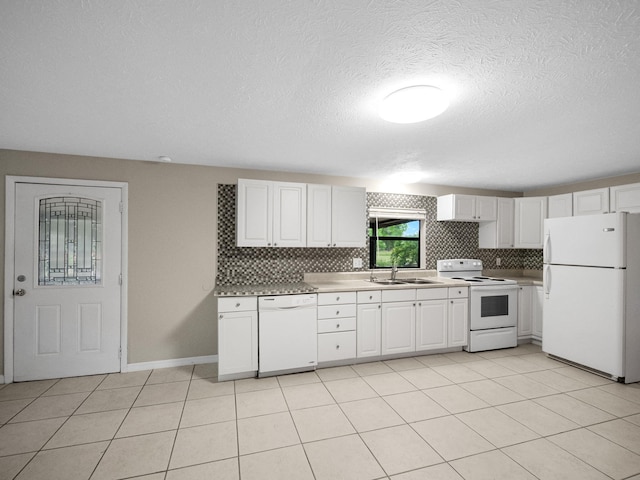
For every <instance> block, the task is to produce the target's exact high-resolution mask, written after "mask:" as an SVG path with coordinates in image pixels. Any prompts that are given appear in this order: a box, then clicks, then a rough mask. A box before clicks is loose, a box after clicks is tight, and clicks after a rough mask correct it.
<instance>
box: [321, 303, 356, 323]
mask: <svg viewBox="0 0 640 480" xmlns="http://www.w3.org/2000/svg"><path fill="white" fill-rule="evenodd" d="M355 316H356V305H355V304H354V303H351V304H349V305H323V306H321V307H318V319H319V320H320V319H323V318H344V317H355Z"/></svg>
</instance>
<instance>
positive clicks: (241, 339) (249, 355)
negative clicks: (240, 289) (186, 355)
mask: <svg viewBox="0 0 640 480" xmlns="http://www.w3.org/2000/svg"><path fill="white" fill-rule="evenodd" d="M257 305H258V304H257V299H256V297H234V298H221V299H219V300H218V375H219V376H220V377H224V376H229V378H232V377H233V378H240V377H241V376H246V377H253V376H255V375H256V372H257V371H258V309H257Z"/></svg>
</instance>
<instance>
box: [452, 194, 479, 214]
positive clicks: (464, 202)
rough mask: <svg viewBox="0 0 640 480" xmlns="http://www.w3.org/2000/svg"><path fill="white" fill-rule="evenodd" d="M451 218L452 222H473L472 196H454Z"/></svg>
mask: <svg viewBox="0 0 640 480" xmlns="http://www.w3.org/2000/svg"><path fill="white" fill-rule="evenodd" d="M453 218H454V220H475V219H476V197H475V196H473V195H454V196H453Z"/></svg>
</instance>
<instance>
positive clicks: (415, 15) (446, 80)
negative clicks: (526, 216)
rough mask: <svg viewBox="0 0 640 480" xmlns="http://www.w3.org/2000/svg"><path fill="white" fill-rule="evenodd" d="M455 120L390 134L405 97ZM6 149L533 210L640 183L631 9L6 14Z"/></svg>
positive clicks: (638, 29)
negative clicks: (276, 175) (441, 190)
mask: <svg viewBox="0 0 640 480" xmlns="http://www.w3.org/2000/svg"><path fill="white" fill-rule="evenodd" d="M412 84H431V85H436V86H439V87H441V88H443V89H444V90H446V91H448V92H449V94H450V95H451V97H452V102H451V106H450V108H449V110H447V111H446V112H445V113H444V114H443V115H441V116H440V117H437V118H434V119H432V120H428V121H426V122H422V123H418V124H413V125H398V124H390V123H386V122H384V121H383V120H381V119H380V118H379V117H378V116H377V113H376V104H377V102H378V101H379V100H380V99H381V98H382V97H384V96H385V95H387V94H388V93H390V92H391V91H393V90H396V89H398V88H400V87H404V86H407V85H412ZM0 148H6V149H17V150H32V151H44V152H55V153H68V154H79V155H91V156H102V157H116V158H127V159H136V160H156V159H157V157H158V156H160V155H168V156H170V157H171V158H172V159H173V161H174V162H175V163H190V164H206V165H218V166H232V167H239V168H256V169H267V170H283V171H293V172H309V173H320V174H329V175H346V176H356V177H369V178H384V177H387V176H388V175H389V174H390V173H395V172H407V171H420V172H422V173H423V174H424V180H423V181H424V182H425V183H431V184H442V185H455V186H470V187H481V188H482V187H484V188H496V189H502V190H512V191H527V190H531V189H535V188H539V187H545V186H551V185H557V184H563V183H570V182H573V181H581V180H588V179H593V178H599V177H606V176H613V175H619V174H624V173H630V172H638V171H640V2H639V1H636V0H619V1H614V0H536V1H531V0H458V1H455V0H449V1H436V0H398V1H390V0H387V1H383V0H369V1H364V0H334V1H329V0H292V1H285V0H189V1H187V0H184V1H179V0H173V1H169V0H126V1H125V0H108V1H107V0H101V1H97V0H95V1H92V0H83V1H79V0H78V1H71V0H59V1H51V0H33V1H21V0H0Z"/></svg>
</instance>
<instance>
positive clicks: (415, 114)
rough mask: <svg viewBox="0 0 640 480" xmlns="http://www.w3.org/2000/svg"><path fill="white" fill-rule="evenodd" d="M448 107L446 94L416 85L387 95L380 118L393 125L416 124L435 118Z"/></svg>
mask: <svg viewBox="0 0 640 480" xmlns="http://www.w3.org/2000/svg"><path fill="white" fill-rule="evenodd" d="M448 106H449V98H448V97H447V94H446V93H445V92H444V91H442V90H440V89H439V88H438V87H432V86H430V85H416V86H413V87H406V88H401V89H400V90H396V91H395V92H393V93H391V94H390V95H387V96H386V97H385V98H384V100H382V103H381V104H380V110H379V113H380V116H381V117H382V118H383V119H384V120H386V121H388V122H393V123H417V122H422V121H424V120H428V119H430V118H433V117H437V116H438V115H440V114H441V113H442V112H444V111H445V110H446V109H447V107H448Z"/></svg>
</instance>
